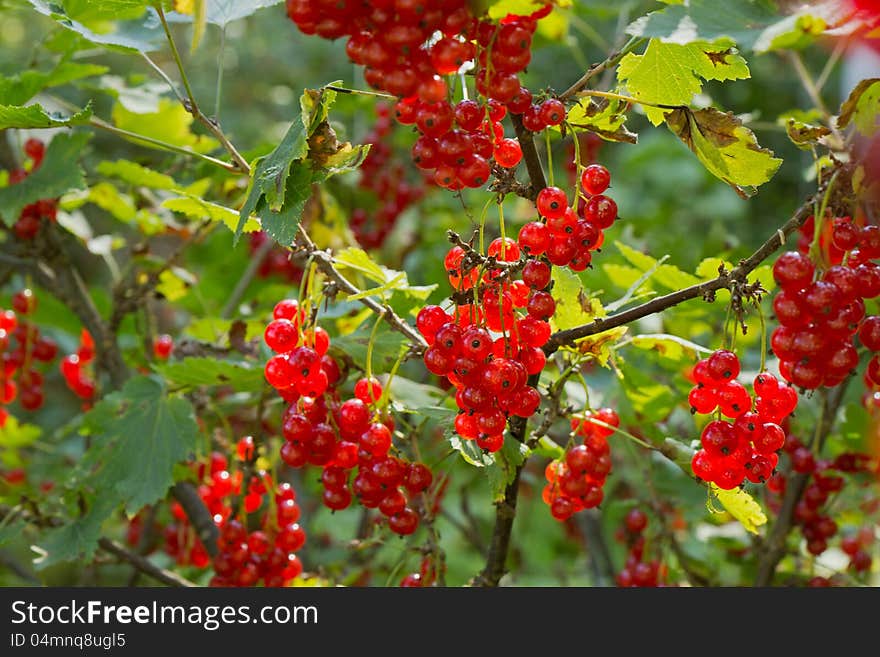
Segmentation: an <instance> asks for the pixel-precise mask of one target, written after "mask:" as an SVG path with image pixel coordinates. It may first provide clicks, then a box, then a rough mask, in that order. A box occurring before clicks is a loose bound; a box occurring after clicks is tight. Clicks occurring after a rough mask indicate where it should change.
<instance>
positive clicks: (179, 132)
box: [112, 98, 218, 153]
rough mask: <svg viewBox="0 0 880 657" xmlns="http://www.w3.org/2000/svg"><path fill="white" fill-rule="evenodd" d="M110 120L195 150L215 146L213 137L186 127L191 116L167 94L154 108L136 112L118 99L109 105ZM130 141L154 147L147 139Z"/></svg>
mask: <svg viewBox="0 0 880 657" xmlns="http://www.w3.org/2000/svg"><path fill="white" fill-rule="evenodd" d="M112 116H113V123H114V125H116V127H117V128H122V129H123V130H128V131H130V132H134V133H137V134H139V135H143V136H144V137H152V138H153V139H158V140H160V141H164V142H167V143H170V144H174V145H175V146H186V147H188V148H191V149H192V150H194V151H196V152H197V153H207V152H209V151H211V150H213V149H214V148H216V147H217V145H218V144H217V141H216V140H214V139H212V138H210V137H206V136H204V135H196V134H194V133H193V132H192V131H191V130H190V126H191V125H192V122H193V116H192V114H190V113H189V112H187V111H186V109H185V108H184V107H183V105H181V104H180V103H177V102H173V101H171V100H170V99H168V98H162V99H160V100H159V110H158V111H157V112H147V113H137V112H132V111H130V110H128V109H126V108H125V107H124V106H123V105H122V104H121V103H116V105H114V106H113V112H112ZM132 141H134V142H136V143H138V144H142V145H143V146H146V147H148V148H155V146H152V145H151V144H149V143H147V142H142V141H138V140H137V139H133V140H132Z"/></svg>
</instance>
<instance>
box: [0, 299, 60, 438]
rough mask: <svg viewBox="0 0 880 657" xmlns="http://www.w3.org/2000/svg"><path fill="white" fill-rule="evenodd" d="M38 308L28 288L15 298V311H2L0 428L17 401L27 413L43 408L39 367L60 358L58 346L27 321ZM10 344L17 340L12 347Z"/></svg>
mask: <svg viewBox="0 0 880 657" xmlns="http://www.w3.org/2000/svg"><path fill="white" fill-rule="evenodd" d="M36 307H37V297H36V296H35V295H34V293H33V291H32V290H30V289H29V288H25V289H23V290H19V291H18V292H16V293H15V294H14V295H13V296H12V309H10V310H2V311H0V354H2V360H3V372H2V374H3V381H2V383H3V387H2V391H3V394H2V398H0V426H3V425H4V424H5V423H6V418H7V417H8V415H9V414H8V412H7V411H6V409H5V408H3V406H6V405H7V404H11V403H12V402H13V401H15V400H16V399H18V403H19V404H20V405H21V407H22V408H23V409H24V410H26V411H34V410H36V409H38V408H40V407H41V406H42V405H43V375H42V373H40V372H39V371H38V370H37V369H36V364H37V363H48V362H50V361H52V360H54V359H55V356H56V355H57V354H58V346H57V345H56V344H55V342H54V341H53V340H51V339H49V338H47V337H44V336H41V335H40V329H39V328H38V327H37V326H36V324H34V323H33V322H30V321H28V320H27V316H28V315H30V314H32V313H33V312H34V310H35V309H36ZM11 340H15V347H12V344H11Z"/></svg>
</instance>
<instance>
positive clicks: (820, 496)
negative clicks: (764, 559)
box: [767, 436, 874, 572]
mask: <svg viewBox="0 0 880 657" xmlns="http://www.w3.org/2000/svg"><path fill="white" fill-rule="evenodd" d="M784 452H785V454H787V456H788V459H789V461H790V463H791V471H792V472H793V473H796V474H801V475H807V476H808V477H809V479H808V483H807V485H806V487H805V488H804V489H803V493H802V494H801V497H800V499H799V500H798V502H797V504H796V505H795V508H794V516H793V517H794V522H795V523H796V524H797V525H798V526H799V527H800V530H801V534H802V535H803V537H804V541H805V542H806V550H807V552H809V553H810V554H812V555H814V556H819V555H820V554H822V553H824V552H825V551H826V550H827V549H828V546H829V541H830V540H831V539H832V538H833V537H834V536H836V535H837V534H838V530H839V528H838V525H837V523H836V522H835V521H834V519H833V518H832V517H831V516H830V515H829V511H830V507H831V504H832V502H833V501H834V499H835V497H836V495H837V494H838V493H840V492H841V491H842V490H843V488H844V486H845V485H846V483H847V482H846V478H845V476H844V475H848V476H851V475H854V474H856V473H859V472H865V473H868V474H869V476H872V475H873V474H874V473H873V472H872V459H871V458H870V456H869V455H867V454H863V453H858V452H843V453H841V454H839V455H838V456H837V457H836V458H835V459H834V460H827V459H817V458H816V457H815V456H814V455H813V451H812V450H811V449H810V448H809V447H807V446H806V445H804V444H803V443H802V442H801V441H800V440H799V439H797V438H796V437H794V436H789V438H788V440H786V442H785V448H784ZM787 484H788V481H787V479H786V477H785V476H784V475H783V474H782V473H781V472H780V473H777V474H775V475H774V476H773V478H771V479H770V481H768V482H767V489H768V490H769V491H770V492H771V493H773V496H772V497H771V498H770V499H769V505H770V508H771V509H773V510H775V511H777V512H778V511H779V508H780V507H781V505H782V496H783V495H784V494H785V490H786V488H787ZM862 540H863V539H859V538H858V536H852V535H849V536H846V537H844V538H842V539H841V542H840V547H841V549H842V550H843V551H844V552H845V553H846V554H848V555H849V556H850V567H851V568H852V569H853V570H855V571H856V572H864V571H866V570H868V569H869V568H870V566H871V556H870V554H869V553H868V552H867V551H866V550H865V549H864V548H865V547H867V546H866V545H865V546H863V545H862V543H861V542H860V541H862Z"/></svg>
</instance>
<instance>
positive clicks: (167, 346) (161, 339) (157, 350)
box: [153, 333, 174, 360]
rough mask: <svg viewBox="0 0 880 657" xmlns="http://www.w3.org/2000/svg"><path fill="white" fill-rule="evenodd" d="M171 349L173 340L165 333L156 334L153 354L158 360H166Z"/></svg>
mask: <svg viewBox="0 0 880 657" xmlns="http://www.w3.org/2000/svg"><path fill="white" fill-rule="evenodd" d="M173 349H174V340H173V338H172V337H171V336H170V335H168V334H167V333H164V334H162V335H160V336H158V337H157V338H156V341H155V342H154V343H153V355H154V356H155V357H156V358H158V359H159V360H168V357H169V356H170V355H171V351H172V350H173Z"/></svg>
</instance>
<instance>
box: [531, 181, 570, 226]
mask: <svg viewBox="0 0 880 657" xmlns="http://www.w3.org/2000/svg"><path fill="white" fill-rule="evenodd" d="M536 203H537V206H538V212H540V213H541V216H543V217H547V218H548V219H555V218H559V217H562V216H563V215H564V214H565V210H566V209H567V208H568V198H567V197H566V196H565V192H564V191H563V190H561V189H559V187H545V188H544V189H542V190H541V191H540V192H539V193H538V199H537V201H536Z"/></svg>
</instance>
